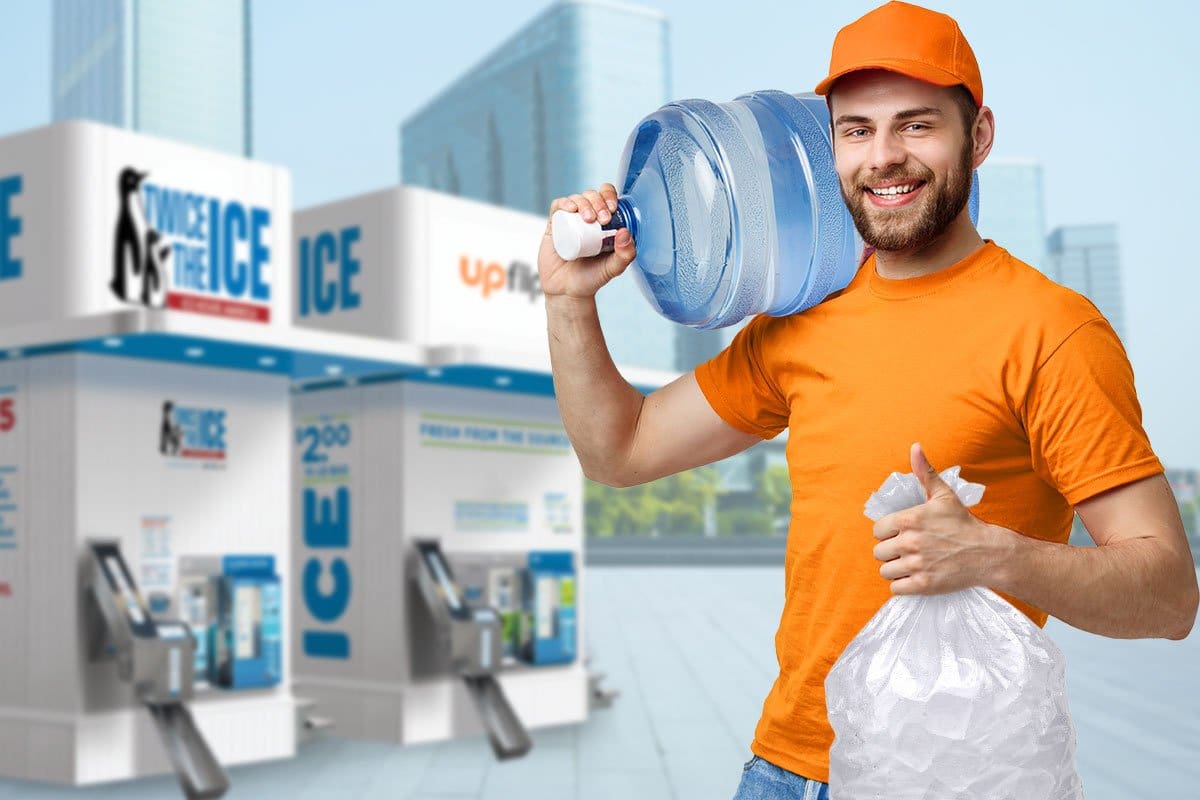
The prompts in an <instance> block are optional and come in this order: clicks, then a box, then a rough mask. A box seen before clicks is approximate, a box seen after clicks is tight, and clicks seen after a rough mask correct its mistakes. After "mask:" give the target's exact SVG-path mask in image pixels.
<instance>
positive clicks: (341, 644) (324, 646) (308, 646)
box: [304, 631, 350, 658]
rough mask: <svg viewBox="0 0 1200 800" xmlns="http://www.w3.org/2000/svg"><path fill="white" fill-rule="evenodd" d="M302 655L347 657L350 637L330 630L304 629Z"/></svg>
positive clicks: (348, 655)
mask: <svg viewBox="0 0 1200 800" xmlns="http://www.w3.org/2000/svg"><path fill="white" fill-rule="evenodd" d="M304 655H306V656H312V657H313V658H349V657H350V637H349V636H347V635H346V634H344V633H333V632H331V631H305V632H304Z"/></svg>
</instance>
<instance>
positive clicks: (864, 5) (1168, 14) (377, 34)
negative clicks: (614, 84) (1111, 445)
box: [0, 0, 1200, 467]
mask: <svg viewBox="0 0 1200 800" xmlns="http://www.w3.org/2000/svg"><path fill="white" fill-rule="evenodd" d="M548 5H549V4H548V3H546V2H532V0H530V1H528V2H526V1H525V0H514V2H512V3H509V4H505V6H504V7H503V8H500V7H480V8H478V9H473V10H472V14H471V17H470V19H468V20H466V21H464V20H462V19H461V16H462V15H461V13H460V12H456V11H455V10H453V9H451V8H440V7H422V8H420V9H408V10H402V9H399V8H398V7H395V6H393V5H391V4H388V3H362V4H356V5H355V6H353V7H350V8H347V9H343V10H340V11H339V13H338V14H337V15H329V14H328V13H327V7H325V6H322V5H321V4H317V3H312V2H297V3H291V4H286V5H284V4H269V3H257V4H254V5H253V6H252V17H253V30H254V47H255V72H254V84H255V92H254V98H255V105H256V123H255V130H254V142H255V146H254V151H255V153H256V154H257V155H258V157H261V158H263V159H264V160H267V161H273V162H275V163H281V164H284V165H286V166H288V167H289V168H290V169H291V170H292V171H293V174H294V185H295V201H296V206H297V207H305V206H307V205H311V204H313V203H315V202H318V201H326V200H330V199H334V198H337V197H342V196H346V195H349V194H356V193H361V192H362V191H365V190H367V189H371V188H377V187H379V186H383V185H388V184H390V183H393V182H394V180H395V176H396V174H397V169H398V164H397V153H396V147H395V124H396V122H397V120H399V119H403V118H404V117H405V116H406V115H407V114H409V113H411V112H412V111H415V110H416V109H418V108H420V106H421V105H422V104H424V103H426V102H428V101H429V100H430V98H432V97H433V96H434V95H435V94H436V92H437V91H438V90H439V88H440V87H443V86H445V85H447V84H448V83H449V82H450V81H452V80H453V78H454V77H455V76H457V75H459V74H461V73H462V72H463V71H464V70H465V69H467V68H469V67H470V66H472V65H473V64H475V63H477V62H478V60H479V59H480V57H481V56H482V54H484V53H486V52H488V51H489V50H490V49H491V48H493V47H495V46H496V45H497V43H499V42H502V41H503V40H504V39H505V38H506V37H507V36H509V35H510V34H511V32H513V31H515V30H517V29H518V28H520V27H521V26H522V25H523V24H525V22H526V21H527V20H528V19H530V18H532V17H533V16H535V15H536V14H538V13H541V12H542V11H543V10H544V9H545V8H546V7H547V6H548ZM645 5H646V6H648V7H650V8H655V9H658V10H660V11H662V12H664V13H666V14H667V16H668V18H669V20H670V24H671V47H672V53H671V65H670V67H671V79H672V80H671V83H672V87H673V94H674V95H675V96H677V97H684V96H700V97H707V98H711V99H714V100H726V99H730V98H732V97H733V96H736V95H737V94H740V93H742V92H745V91H749V90H752V89H756V88H764V87H768V86H776V87H779V88H784V89H788V90H791V91H804V90H809V89H811V85H812V83H814V82H815V79H816V78H817V77H819V76H820V74H821V73H822V70H823V69H824V68H825V66H826V63H827V59H828V50H829V45H830V43H831V42H832V37H833V35H834V34H835V33H836V31H837V29H838V28H839V27H840V26H841V25H844V24H846V23H847V22H849V21H851V20H852V19H854V18H855V17H856V16H858V15H860V14H862V13H864V12H865V11H867V10H869V9H870V8H872V7H874V6H875V5H876V3H873V2H850V3H845V4H839V5H838V6H837V7H836V8H824V7H818V8H803V9H801V8H776V7H775V6H773V5H770V4H768V3H765V2H754V1H752V0H748V2H746V3H744V4H743V5H742V6H741V7H740V8H741V11H740V13H739V14H736V15H729V14H727V13H722V12H721V10H720V8H719V7H717V6H712V7H711V8H710V9H708V10H706V9H705V8H704V7H703V6H696V5H695V4H691V3H683V2H674V1H673V0H672V1H671V2H665V1H664V2H648V3H646V4H645ZM930 5H931V6H933V7H935V8H938V9H939V10H943V11H946V12H947V13H950V14H952V15H954V16H955V17H956V18H957V19H958V20H959V22H960V24H961V25H962V27H963V29H964V31H965V32H966V34H967V36H968V38H970V39H971V41H972V44H973V46H974V48H975V50H976V53H977V55H978V56H979V59H980V62H981V65H982V67H983V73H984V80H985V102H986V103H987V104H988V105H989V106H991V107H992V108H993V109H995V110H996V117H997V144H996V147H995V149H994V150H993V153H992V156H993V157H996V158H1001V157H1029V158H1034V159H1036V160H1038V161H1039V162H1040V163H1041V164H1042V165H1043V167H1044V177H1045V189H1046V191H1045V216H1046V222H1047V225H1048V227H1060V226H1063V225H1072V224H1080V223H1084V224H1087V223H1114V224H1116V225H1118V227H1119V229H1120V231H1121V242H1120V250H1121V254H1120V255H1121V263H1122V266H1123V270H1124V277H1125V286H1126V301H1127V305H1126V310H1127V323H1128V326H1129V330H1130V331H1131V346H1130V348H1129V350H1130V357H1131V361H1132V362H1133V365H1134V370H1135V376H1136V380H1137V386H1138V390H1139V395H1140V397H1141V398H1142V405H1143V412H1144V421H1145V424H1146V428H1147V431H1148V432H1149V434H1150V436H1151V441H1152V442H1153V443H1154V445H1155V447H1156V449H1157V450H1158V452H1159V453H1160V456H1161V457H1162V459H1163V460H1164V462H1166V463H1169V464H1172V465H1175V466H1179V467H1186V466H1191V465H1195V464H1196V463H1197V462H1200V426H1197V425H1196V423H1195V415H1194V411H1193V409H1192V406H1193V402H1192V399H1193V398H1194V397H1195V396H1196V395H1197V394H1198V393H1200V376H1197V375H1196V372H1195V370H1187V369H1182V370H1181V369H1179V367H1178V366H1177V365H1176V364H1175V363H1174V360H1173V354H1174V352H1175V347H1174V345H1175V343H1176V342H1179V341H1188V340H1190V339H1191V338H1194V336H1195V331H1194V330H1193V328H1192V326H1191V325H1190V324H1189V323H1190V319H1191V312H1190V308H1191V306H1192V305H1194V302H1195V300H1194V298H1195V297H1196V296H1197V294H1200V276H1198V275H1197V274H1196V273H1195V272H1194V271H1190V270H1188V269H1186V268H1185V267H1183V266H1181V265H1180V264H1179V253H1178V251H1179V247H1178V245H1176V244H1175V240H1176V239H1177V238H1178V236H1177V234H1175V233H1174V231H1177V230H1179V229H1181V228H1184V225H1185V223H1186V222H1187V221H1190V219H1191V217H1192V216H1193V214H1192V213H1189V212H1193V211H1195V205H1194V204H1195V201H1194V200H1191V199H1190V198H1188V197H1186V195H1182V198H1183V199H1182V200H1176V199H1175V197H1176V194H1175V193H1172V195H1171V198H1172V199H1171V201H1170V202H1158V198H1160V197H1161V198H1166V197H1167V194H1166V192H1167V188H1166V187H1167V185H1168V181H1169V182H1170V185H1175V184H1177V183H1183V184H1185V185H1186V184H1187V183H1189V182H1190V181H1191V180H1192V179H1194V178H1195V177H1197V176H1196V174H1195V173H1196V172H1197V171H1198V169H1200V168H1198V167H1197V166H1196V165H1194V164H1192V163H1191V162H1190V161H1189V160H1186V159H1184V160H1183V163H1178V161H1179V159H1178V157H1177V156H1176V155H1175V151H1176V150H1177V149H1178V148H1177V146H1176V145H1174V140H1175V137H1174V136H1172V135H1171V134H1172V133H1173V131H1175V130H1181V131H1187V130H1192V129H1194V128H1195V127H1196V123H1197V116H1198V114H1200V111H1198V110H1197V109H1195V108H1194V107H1192V106H1191V105H1189V104H1183V105H1180V104H1178V103H1177V102H1175V100H1176V98H1177V96H1178V95H1179V94H1181V93H1182V92H1184V91H1186V90H1185V86H1184V82H1185V78H1184V77H1183V76H1185V75H1187V74H1190V66H1189V64H1190V45H1189V43H1188V33H1187V32H1188V31H1190V30H1193V29H1194V28H1195V26H1196V23H1197V22H1200V9H1197V8H1196V7H1194V6H1192V5H1190V4H1185V3H1182V2H1176V3H1162V4H1156V5H1155V7H1154V8H1152V9H1149V10H1146V9H1133V8H1128V7H1113V8H1106V9H1104V10H1103V12H1097V11H1096V10H1095V8H1094V6H1090V5H1087V4H1084V3H1082V2H1075V3H1063V4H1039V3H1034V2H1017V3H1015V4H1013V5H1011V6H1009V7H1006V8H1004V9H1001V8H998V7H995V6H993V5H992V4H986V3H969V2H942V3H930ZM4 14H5V16H6V18H7V21H8V23H9V24H6V25H5V26H3V30H0V52H4V53H5V58H6V59H8V63H9V66H10V70H13V69H21V70H22V71H23V72H24V73H26V74H27V78H26V79H24V80H22V81H19V82H12V83H13V85H12V86H11V87H10V88H9V92H8V95H9V98H10V102H9V103H7V104H5V107H4V108H3V109H0V133H9V132H13V131H16V130H21V129H25V128H29V127H34V126H36V125H40V124H44V123H45V122H47V121H48V120H49V113H48V112H49V109H48V98H49V94H50V93H49V69H48V66H49V60H50V58H49V52H50V47H49V44H50V42H49V39H50V25H49V17H50V15H49V11H48V9H47V8H46V7H44V6H43V5H42V4H17V5H15V6H12V7H9V8H7V9H5V11H4ZM1068 30H1069V31H1071V35H1070V36H1063V35H1062V33H1061V32H1062V31H1068ZM729 42H735V43H744V42H754V46H753V47H746V46H738V47H737V49H736V52H737V58H735V59H730V58H728V57H727V56H726V55H725V54H726V53H727V52H728V51H729V44H728V43H729ZM1147 59H1149V60H1150V63H1154V64H1156V65H1158V67H1159V68H1157V69H1156V70H1154V72H1153V74H1152V75H1149V74H1147V72H1146V70H1145V67H1144V64H1145V63H1148V62H1147ZM714 62H716V63H718V64H719V67H717V68H714V67H713V66H712V64H713V63H714ZM41 65H46V67H47V68H45V69H43V67H42V66H41ZM1164 108H1169V109H1171V114H1172V122H1171V124H1170V125H1169V126H1168V127H1167V128H1160V127H1158V126H1153V125H1147V124H1146V123H1145V121H1146V120H1151V119H1155V118H1157V117H1158V116H1159V114H1160V112H1161V110H1162V109H1164ZM652 110H653V109H644V110H643V111H644V113H649V111H652ZM1175 116H1178V117H1180V118H1179V119H1178V120H1175V119H1174V117H1175ZM552 133H553V132H552ZM1155 134H1158V135H1157V136H1155ZM617 155H619V154H618V153H613V154H612V162H613V163H614V165H615V162H616V157H617ZM986 191H987V190H986V187H985V188H984V195H983V197H984V199H983V202H984V204H985V206H986V202H987V199H986V198H987V194H986ZM1184 229H1186V228H1184ZM1035 266H1042V265H1035Z"/></svg>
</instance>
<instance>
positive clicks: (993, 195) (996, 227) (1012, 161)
mask: <svg viewBox="0 0 1200 800" xmlns="http://www.w3.org/2000/svg"><path fill="white" fill-rule="evenodd" d="M977 227H978V229H979V233H980V235H981V236H983V237H984V238H985V239H991V240H992V241H994V242H996V244H998V245H1000V246H1001V247H1003V248H1005V249H1006V250H1008V252H1010V253H1012V254H1013V255H1014V256H1016V257H1017V258H1019V259H1021V260H1022V261H1024V262H1025V263H1027V264H1029V265H1030V266H1033V267H1036V268H1038V269H1039V270H1041V271H1042V272H1046V269H1047V267H1046V247H1045V244H1046V219H1045V214H1044V208H1043V204H1042V165H1041V164H1039V163H1038V162H1037V161H1035V160H1034V159H1031V158H990V159H988V160H987V161H985V162H984V163H983V165H982V166H981V167H980V168H979V225H978V226H977Z"/></svg>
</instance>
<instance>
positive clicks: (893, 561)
mask: <svg viewBox="0 0 1200 800" xmlns="http://www.w3.org/2000/svg"><path fill="white" fill-rule="evenodd" d="M909 458H910V460H911V461H912V471H913V474H914V475H916V476H917V478H918V479H919V480H920V481H921V485H922V486H924V487H925V498H926V499H925V502H924V503H922V504H921V505H919V506H913V507H912V508H906V509H904V510H903V511H897V512H895V513H892V514H888V515H887V516H885V517H881V518H880V519H879V520H878V521H877V522H876V523H875V538H876V539H880V540H881V541H880V542H879V544H877V545H876V546H875V551H874V552H875V558H876V559H878V560H879V561H883V562H885V563H884V564H883V566H881V567H880V568H879V574H880V575H882V576H883V577H884V578H887V579H888V580H890V581H891V582H892V584H891V589H892V594H898V595H899V594H944V593H946V592H955V591H958V590H959V589H966V588H968V587H971V586H987V585H989V584H990V583H992V580H991V576H992V574H993V572H994V570H995V568H996V566H997V565H999V564H1002V563H1003V562H1004V559H1006V558H1007V557H1008V556H1009V554H1010V553H1011V552H1012V550H1013V543H1012V541H1011V539H1010V538H1009V537H1010V536H1014V535H1017V534H1015V533H1014V532H1013V531H1010V530H1008V529H1007V528H1002V527H1000V526H998V525H989V524H988V523H986V522H984V521H983V520H981V519H979V517H976V516H975V515H974V514H972V513H971V512H970V511H968V510H967V507H966V506H964V505H963V504H962V501H961V500H959V499H958V495H956V494H955V493H954V490H953V489H951V488H950V487H949V486H947V485H946V482H945V481H943V480H942V479H941V477H940V476H939V475H938V473H937V470H935V469H934V468H933V467H932V466H930V464H929V461H928V460H927V459H926V458H925V453H924V451H922V449H921V445H920V444H919V443H916V444H913V446H912V448H911V449H910V451H909Z"/></svg>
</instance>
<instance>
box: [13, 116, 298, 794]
mask: <svg viewBox="0 0 1200 800" xmlns="http://www.w3.org/2000/svg"><path fill="white" fill-rule="evenodd" d="M0 186H2V187H3V189H0V197H2V202H0V255H2V257H0V498H2V499H0V641H3V642H4V645H3V646H0V775H3V776H8V777H16V778H23V779H32V780H43V781H52V782H59V783H66V784H90V783H97V782H103V781H113V780H120V779H128V778H134V777H139V776H143V775H150V774H155V773H161V772H169V771H172V770H173V771H175V772H176V773H177V775H178V777H179V780H180V784H181V787H182V789H183V791H184V792H185V793H186V794H187V795H188V796H191V797H216V796H220V795H221V794H222V793H224V791H225V790H226V788H227V787H228V785H229V784H228V778H227V775H226V773H225V767H227V766H229V765H233V764H241V763H247V762H252V761H260V760H266V759H277V758H284V757H288V756H291V755H293V754H294V753H295V749H296V738H297V735H296V734H297V725H296V714H297V712H296V705H297V704H296V700H295V698H294V697H293V695H292V690H291V687H290V665H289V664H288V659H287V657H286V654H287V652H288V648H289V645H290V639H289V628H288V605H287V602H286V599H285V598H283V596H282V594H281V593H282V592H284V591H285V587H286V586H287V585H288V577H289V576H288V572H287V570H288V568H289V566H290V564H291V540H290V525H289V519H288V514H287V509H288V503H289V496H290V488H289V484H288V480H289V472H290V471H289V467H288V464H287V452H288V449H289V446H290V441H291V426H290V424H289V421H288V413H289V407H290V395H291V386H292V379H291V377H290V375H289V374H287V372H286V370H285V368H286V367H288V366H290V360H289V358H290V357H289V356H288V355H287V351H286V350H284V349H282V348H281V347H279V346H278V344H279V343H280V342H284V341H286V340H287V338H288V336H287V332H288V330H289V329H290V307H289V302H288V298H289V297H290V280H291V252H290V246H289V245H290V233H289V231H290V224H291V200H290V188H289V179H288V175H287V172H286V171H285V170H282V169H280V168H278V167H273V166H270V165H265V164H259V163H255V162H251V161H247V160H244V159H240V158H234V157H231V156H227V155H223V154H219V153H210V152H207V151H204V150H200V149H198V148H194V147H190V146H187V145H181V144H177V143H172V142H167V141H163V140H159V139H155V138H152V137H147V136H142V135H139V134H135V133H130V132H128V131H122V130H116V129H112V128H108V127H105V126H102V125H96V124H92V123H84V122H70V123H62V124H58V125H54V126H50V127H47V128H41V129H37V130H34V131H29V132H27V133H22V134H18V135H15V136H10V137H6V138H3V139H0Z"/></svg>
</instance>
